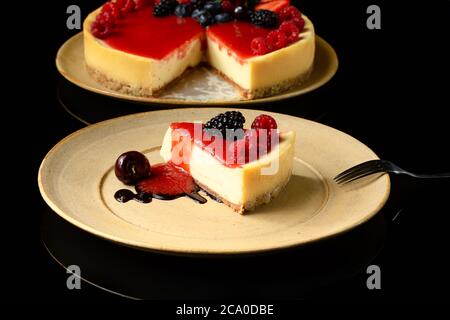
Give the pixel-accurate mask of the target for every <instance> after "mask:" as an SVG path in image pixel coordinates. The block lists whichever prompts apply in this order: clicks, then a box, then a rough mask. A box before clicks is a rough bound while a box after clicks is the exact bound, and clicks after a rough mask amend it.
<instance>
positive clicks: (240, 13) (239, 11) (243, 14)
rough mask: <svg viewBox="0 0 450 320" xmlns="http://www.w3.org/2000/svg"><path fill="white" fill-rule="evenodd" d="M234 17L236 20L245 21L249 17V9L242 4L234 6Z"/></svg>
mask: <svg viewBox="0 0 450 320" xmlns="http://www.w3.org/2000/svg"><path fill="white" fill-rule="evenodd" d="M234 17H235V18H236V19H237V20H241V21H247V20H249V19H250V11H249V10H248V9H247V8H246V7H244V6H237V7H236V8H234Z"/></svg>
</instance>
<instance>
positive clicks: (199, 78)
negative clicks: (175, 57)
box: [56, 33, 338, 105]
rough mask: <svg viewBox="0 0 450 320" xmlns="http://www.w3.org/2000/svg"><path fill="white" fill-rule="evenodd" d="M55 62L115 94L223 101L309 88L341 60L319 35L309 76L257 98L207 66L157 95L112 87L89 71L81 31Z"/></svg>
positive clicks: (73, 77) (72, 76) (78, 80)
mask: <svg viewBox="0 0 450 320" xmlns="http://www.w3.org/2000/svg"><path fill="white" fill-rule="evenodd" d="M56 66H57V68H58V70H59V72H60V73H61V74H62V75H63V76H64V77H65V78H66V79H68V80H69V81H71V82H73V83H74V84H76V85H78V86H80V87H82V88H84V89H87V90H90V91H93V92H96V93H100V94H104V95H107V96H111V97H115V98H120V99H126V100H132V101H137V102H144V103H165V104H169V103H170V104H196V105H199V104H203V105H220V104H229V103H233V104H236V103H260V102H269V101H277V100H282V99H286V98H290V97H294V96H298V95H301V94H303V93H306V92H309V91H311V90H314V89H316V88H318V87H320V86H322V85H323V84H325V83H326V82H328V80H330V79H331V78H332V77H333V75H334V74H335V73H336V70H337V67H338V60H337V56H336V53H335V52H334V50H333V48H332V47H331V46H330V45H329V44H328V43H327V42H325V40H323V39H322V38H320V37H316V57H315V65H314V69H313V72H312V74H311V76H310V78H309V79H308V80H307V81H306V82H304V83H303V84H301V85H299V86H298V87H296V88H293V89H292V90H290V91H288V92H285V93H282V94H279V95H275V96H272V97H267V98H262V99H256V100H240V96H239V93H238V91H237V90H236V89H235V88H234V87H233V86H232V85H231V84H229V83H228V82H227V81H225V80H223V79H222V78H220V77H219V76H217V75H216V74H215V73H213V72H211V71H210V70H208V69H207V68H204V67H199V68H195V69H192V70H191V71H188V72H187V74H186V75H184V76H183V77H182V79H180V81H178V82H176V83H175V84H174V85H172V86H171V87H170V88H168V90H167V91H166V92H165V93H164V94H163V95H162V96H160V97H158V98H143V97H135V96H132V95H128V94H124V93H119V92H115V91H112V90H109V89H107V88H105V87H103V86H102V85H100V84H98V83H97V82H95V81H94V80H93V79H92V78H91V77H90V75H89V74H88V73H87V70H86V67H85V64H84V49H83V34H82V33H79V34H77V35H75V36H73V37H72V38H70V39H69V40H67V41H66V42H65V43H64V44H63V45H62V46H61V48H60V49H59V51H58V54H57V56H56Z"/></svg>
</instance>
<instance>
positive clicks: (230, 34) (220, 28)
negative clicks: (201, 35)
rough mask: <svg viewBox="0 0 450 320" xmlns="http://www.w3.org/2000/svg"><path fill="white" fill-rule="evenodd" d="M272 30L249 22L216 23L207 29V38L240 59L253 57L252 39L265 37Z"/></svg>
mask: <svg viewBox="0 0 450 320" xmlns="http://www.w3.org/2000/svg"><path fill="white" fill-rule="evenodd" d="M270 31H272V29H267V28H261V27H258V26H255V25H253V24H251V23H249V22H243V21H233V22H230V23H218V24H215V25H212V26H210V27H208V30H207V33H208V36H209V37H211V38H212V39H214V40H215V41H216V42H218V43H219V44H221V45H222V46H224V47H225V48H227V49H230V50H231V51H233V52H234V54H236V55H237V56H238V57H239V58H240V59H247V58H251V57H254V56H255V54H254V53H253V52H252V50H251V47H250V43H251V42H252V40H253V39H254V38H257V37H266V36H267V34H268V33H269V32H270Z"/></svg>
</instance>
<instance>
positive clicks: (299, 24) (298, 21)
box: [291, 17, 305, 32]
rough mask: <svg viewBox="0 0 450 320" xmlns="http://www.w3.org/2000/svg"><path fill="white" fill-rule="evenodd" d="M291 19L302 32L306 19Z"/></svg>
mask: <svg viewBox="0 0 450 320" xmlns="http://www.w3.org/2000/svg"><path fill="white" fill-rule="evenodd" d="M291 21H292V22H293V23H294V24H295V25H296V26H297V28H298V31H299V32H302V31H303V29H304V28H305V20H304V19H303V18H301V17H300V18H294V19H292V20H291Z"/></svg>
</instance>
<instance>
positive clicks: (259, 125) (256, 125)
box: [252, 114, 278, 130]
mask: <svg viewBox="0 0 450 320" xmlns="http://www.w3.org/2000/svg"><path fill="white" fill-rule="evenodd" d="M277 128H278V125H277V122H276V121H275V119H274V118H272V117H271V116H269V115H267V114H260V115H259V116H257V117H256V118H255V120H253V122H252V129H266V130H270V129H277Z"/></svg>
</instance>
